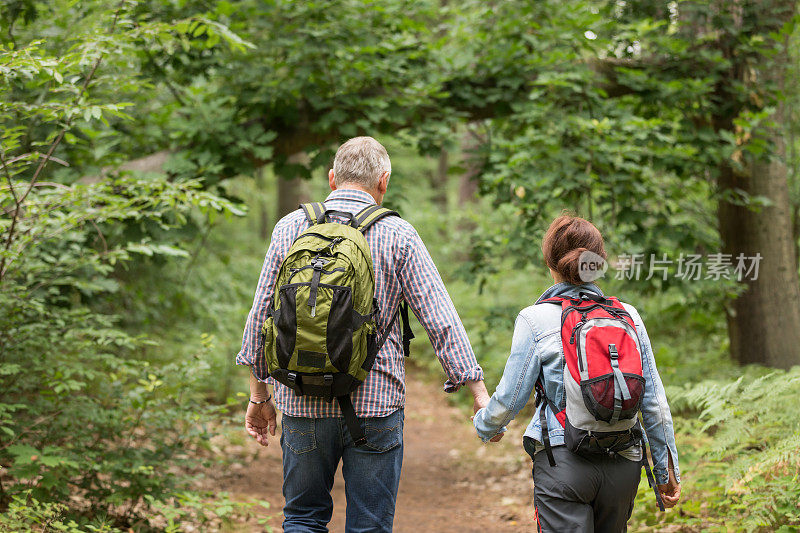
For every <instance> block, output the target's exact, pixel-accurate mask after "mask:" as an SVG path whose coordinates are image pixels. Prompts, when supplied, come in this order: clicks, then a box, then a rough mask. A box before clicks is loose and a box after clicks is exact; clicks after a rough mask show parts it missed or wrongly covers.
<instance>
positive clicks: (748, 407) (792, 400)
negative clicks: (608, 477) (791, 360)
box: [634, 367, 800, 531]
mask: <svg viewBox="0 0 800 533" xmlns="http://www.w3.org/2000/svg"><path fill="white" fill-rule="evenodd" d="M667 393H668V396H669V398H670V405H671V407H672V409H673V413H674V414H675V415H677V418H676V429H677V431H678V449H679V453H680V454H681V464H682V465H685V466H683V485H684V503H682V504H681V505H680V507H679V512H673V513H668V514H666V515H663V516H656V515H655V514H653V505H652V502H651V501H648V500H647V499H646V498H644V497H643V494H642V493H644V494H646V493H647V491H640V500H639V501H638V502H637V509H636V511H635V513H634V516H635V520H636V522H635V524H636V525H637V526H641V528H642V530H648V531H649V530H657V529H658V528H662V527H665V524H676V525H677V524H682V525H686V526H693V527H700V528H702V530H703V531H729V530H731V529H733V530H737V531H740V530H741V531H793V530H795V529H796V528H797V527H800V505H798V502H799V501H800V488H798V481H799V480H800V462H798V453H799V452H800V439H799V437H800V422H799V421H798V419H797V414H796V406H797V405H798V402H800V367H795V368H794V369H792V370H790V371H777V372H770V373H765V371H764V370H763V369H755V368H753V369H749V371H748V372H747V373H746V374H745V375H744V376H741V377H739V378H738V379H736V380H734V381H719V380H716V381H702V382H700V383H696V384H693V385H685V386H672V387H668V390H667ZM645 525H649V526H650V527H649V528H645Z"/></svg>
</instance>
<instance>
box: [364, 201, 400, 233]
mask: <svg viewBox="0 0 800 533" xmlns="http://www.w3.org/2000/svg"><path fill="white" fill-rule="evenodd" d="M389 216H395V217H399V216H400V215H399V214H398V213H397V211H392V210H391V209H386V208H385V207H381V206H379V205H369V206H367V207H365V208H364V209H362V210H361V211H359V212H358V214H357V215H356V223H355V226H356V227H357V228H358V229H359V231H361V233H366V232H367V230H368V229H369V228H370V227H371V226H372V225H373V224H375V223H376V222H377V221H379V220H380V219H382V218H383V217H389Z"/></svg>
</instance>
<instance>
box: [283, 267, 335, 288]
mask: <svg viewBox="0 0 800 533" xmlns="http://www.w3.org/2000/svg"><path fill="white" fill-rule="evenodd" d="M309 268H314V267H313V266H311V265H306V266H304V267H300V268H293V269H291V270H290V271H289V279H287V280H286V285H288V284H289V282H291V281H292V278H293V277H294V275H295V274H297V273H298V272H302V271H303V270H308V269H309ZM345 270H347V269H346V268H344V267H336V268H334V269H333V270H322V273H323V274H325V275H326V276H329V275H331V274H333V273H334V272H344V271H345Z"/></svg>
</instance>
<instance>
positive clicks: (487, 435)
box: [474, 215, 681, 533]
mask: <svg viewBox="0 0 800 533" xmlns="http://www.w3.org/2000/svg"><path fill="white" fill-rule="evenodd" d="M587 251H588V252H592V253H593V254H596V255H597V256H600V257H602V258H604V259H605V257H606V253H605V250H604V246H603V237H602V235H600V232H599V231H598V229H597V228H596V227H595V226H594V225H592V224H591V223H590V222H588V221H587V220H584V219H582V218H578V217H573V216H567V215H564V216H560V217H558V218H557V219H555V220H554V221H553V223H552V224H551V225H550V228H549V229H548V230H547V233H546V234H545V237H544V240H543V241H542V252H543V253H544V259H545V262H546V264H547V266H548V267H549V269H550V275H551V276H552V277H553V281H554V282H555V284H554V285H553V286H552V287H550V288H549V289H547V290H546V291H545V292H544V294H542V296H540V297H539V299H538V300H537V304H536V305H532V306H530V307H527V308H526V309H523V310H522V311H521V312H520V314H519V316H518V317H517V321H516V325H515V329H514V337H513V340H512V343H511V355H510V356H509V358H508V362H507V363H506V367H505V371H504V372H503V377H502V379H501V380H500V384H499V385H498V387H497V390H496V391H495V393H494V395H493V396H492V398H491V400H490V401H489V404H488V405H487V406H486V407H485V408H483V409H481V410H479V411H478V412H477V413H476V414H475V418H474V424H475V429H476V430H477V432H478V435H479V436H480V437H481V439H482V440H483V441H484V442H487V441H490V440H491V441H497V440H499V439H500V438H502V434H503V433H504V432H505V430H506V427H505V426H506V425H507V424H508V423H509V422H510V421H511V420H512V419H513V418H514V417H515V416H516V415H517V413H519V411H520V409H522V408H523V407H524V406H525V404H526V403H527V402H528V400H529V399H530V398H531V394H532V392H533V390H534V387H535V385H536V382H537V381H540V382H541V385H542V391H541V392H542V393H543V394H544V396H545V397H546V398H547V399H548V401H542V402H540V404H539V405H538V408H537V410H536V414H535V415H534V417H533V419H532V420H531V422H530V424H529V425H528V427H527V429H526V430H525V436H524V438H523V443H524V448H525V450H526V451H527V452H528V454H530V455H531V457H532V458H533V479H534V506H535V510H536V516H537V522H538V525H539V530H540V531H556V532H559V533H560V532H567V531H580V532H587V531H588V532H591V531H596V532H618V531H626V530H627V521H628V519H629V518H630V515H631V511H632V510H633V501H634V498H635V497H636V491H637V488H638V486H639V479H640V477H641V465H642V461H641V459H642V453H643V450H642V447H641V445H640V444H639V442H640V441H638V440H637V441H636V444H635V445H633V446H630V447H628V448H626V449H623V450H621V451H618V452H617V453H610V454H605V455H587V454H585V453H582V454H580V455H579V454H578V453H575V452H573V451H571V449H569V448H568V447H567V446H565V435H564V433H565V432H564V425H563V424H562V422H564V413H563V412H561V413H559V416H558V417H557V416H556V413H554V412H553V409H558V408H559V407H560V408H561V409H564V407H563V405H564V404H565V402H566V400H565V388H564V368H565V367H564V364H565V363H564V359H565V356H564V355H563V354H564V353H565V352H564V349H563V348H562V335H561V329H562V322H561V316H562V308H561V305H552V303H551V302H545V300H550V299H555V297H566V298H583V299H586V298H590V299H598V301H605V300H604V299H603V298H602V297H603V293H602V292H601V291H600V289H599V288H598V287H597V286H596V285H594V284H592V283H584V282H583V281H582V280H581V277H580V274H581V269H580V265H581V254H584V253H585V252H587ZM587 255H588V254H587ZM584 257H586V256H584ZM595 257H596V256H595ZM622 306H624V310H623V311H622V312H621V313H620V316H622V315H625V312H624V311H627V312H628V314H629V315H630V317H629V318H628V320H632V322H633V324H634V325H635V329H636V332H635V336H637V337H638V346H639V352H640V353H641V363H640V369H641V376H642V377H643V378H644V391H643V392H642V393H641V394H642V396H641V404H640V409H641V414H642V419H643V422H644V431H645V433H646V435H647V439H648V441H649V443H650V448H651V454H652V457H653V464H654V467H653V473H654V474H655V478H656V483H657V490H658V493H659V494H660V496H661V499H662V501H663V503H664V506H665V507H672V506H674V505H675V504H677V503H678V500H679V499H680V492H681V486H680V477H679V476H680V472H679V469H678V455H677V450H676V447H675V435H674V432H673V428H672V417H671V414H670V410H669V405H667V399H666V395H665V393H664V387H663V385H662V384H661V378H660V377H659V375H658V370H656V364H655V360H654V358H653V351H652V348H651V346H650V339H649V338H648V336H647V331H646V330H645V328H644V324H643V323H642V319H641V317H640V316H639V314H638V313H637V312H636V309H634V308H633V307H632V306H630V305H628V304H622ZM630 332H631V334H633V330H632V329H631V330H630ZM564 342H566V341H564ZM610 346H613V345H610ZM610 349H611V348H610ZM607 361H608V360H607ZM636 361H637V364H638V361H639V357H638V355H637V357H636ZM639 379H641V377H640V378H639ZM626 394H627V391H626ZM612 395H613V393H612ZM612 400H613V398H612ZM542 409H544V410H545V412H544V413H541V412H540V411H541V410H542ZM634 411H635V409H634ZM566 412H567V417H568V416H569V409H567V411H566ZM540 415H543V416H540ZM615 416H618V414H617V415H615ZM542 419H544V422H546V423H545V424H544V426H545V427H546V428H547V432H546V435H545V438H544V439H543V438H542V426H543V424H542V421H543V420H542ZM631 423H632V422H631ZM567 427H568V428H570V427H571V426H570V425H569V423H568V421H567ZM636 427H637V428H638V426H636ZM548 436H549V443H548V438H547V437H548ZM567 440H569V439H567ZM573 440H574V439H573ZM545 443H548V444H549V446H550V449H549V451H550V452H552V457H548V455H549V454H548V453H543V451H547V450H545ZM571 446H572V445H571ZM573 448H574V447H573ZM552 464H555V466H551V465H552Z"/></svg>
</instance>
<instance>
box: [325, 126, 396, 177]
mask: <svg viewBox="0 0 800 533" xmlns="http://www.w3.org/2000/svg"><path fill="white" fill-rule="evenodd" d="M391 171H392V162H391V161H389V154H388V153H387V152H386V148H384V147H383V145H382V144H381V143H379V142H378V141H376V140H375V139H373V138H372V137H353V138H352V139H350V140H349V141H347V142H346V143H344V144H343V145H341V146H340V147H339V149H338V150H336V157H335V158H334V160H333V180H334V183H335V184H336V186H337V187H338V186H341V185H343V184H345V183H355V184H358V185H361V186H362V187H365V188H367V189H374V188H375V187H377V186H378V181H379V180H380V179H381V176H382V175H383V173H384V172H391Z"/></svg>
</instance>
